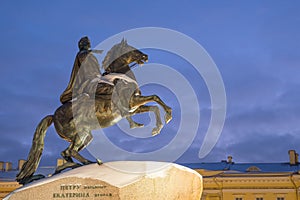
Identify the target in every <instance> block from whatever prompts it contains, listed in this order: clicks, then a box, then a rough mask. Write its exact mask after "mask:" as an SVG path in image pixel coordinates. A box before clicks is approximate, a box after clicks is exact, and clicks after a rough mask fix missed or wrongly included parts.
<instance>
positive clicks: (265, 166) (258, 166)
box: [182, 161, 300, 173]
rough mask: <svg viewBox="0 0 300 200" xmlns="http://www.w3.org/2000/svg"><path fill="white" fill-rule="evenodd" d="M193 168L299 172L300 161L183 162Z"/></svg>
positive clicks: (244, 171)
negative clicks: (291, 162)
mask: <svg viewBox="0 0 300 200" xmlns="http://www.w3.org/2000/svg"><path fill="white" fill-rule="evenodd" d="M182 165H184V166H186V167H189V168H192V169H205V170H212V171H235V172H242V173H246V172H247V173H251V172H261V173H269V172H271V173H276V172H291V173H294V172H298V171H299V170H300V167H299V163H298V164H296V165H290V163H234V162H232V163H228V162H226V161H222V162H214V163H185V164H182Z"/></svg>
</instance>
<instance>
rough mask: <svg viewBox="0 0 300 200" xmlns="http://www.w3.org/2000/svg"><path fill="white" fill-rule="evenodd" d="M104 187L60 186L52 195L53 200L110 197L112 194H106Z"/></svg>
mask: <svg viewBox="0 0 300 200" xmlns="http://www.w3.org/2000/svg"><path fill="white" fill-rule="evenodd" d="M106 188H107V186H106V185H82V184H62V185H60V187H59V190H58V191H57V192H54V193H53V195H52V198H53V199H64V198H75V199H76V198H94V197H112V196H113V194H112V193H110V192H106Z"/></svg>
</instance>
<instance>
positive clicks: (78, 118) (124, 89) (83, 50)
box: [16, 37, 172, 184]
mask: <svg viewBox="0 0 300 200" xmlns="http://www.w3.org/2000/svg"><path fill="white" fill-rule="evenodd" d="M78 47H79V52H78V53H77V55H76V58H75V62H74V66H73V69H72V73H71V77H70V81H69V83H68V86H67V88H66V90H65V91H64V92H63V93H62V95H61V96H60V101H61V103H62V105H61V106H60V107H59V108H57V110H56V111H55V112H54V114H53V115H48V116H46V117H45V118H44V119H42V120H41V122H40V123H39V124H38V126H37V128H36V130H35V133H34V137H33V142H32V147H31V149H30V152H29V155H28V158H27V161H26V162H25V164H24V165H23V167H22V169H21V170H20V172H19V174H17V177H16V180H17V181H18V182H19V183H21V184H26V183H29V182H31V181H33V180H36V179H39V178H42V177H41V175H34V173H35V171H36V169H37V167H38V164H39V162H40V158H41V155H42V152H43V148H44V137H45V134H46V131H47V129H48V127H49V126H50V125H51V124H52V123H54V126H55V129H56V131H57V133H58V135H59V136H60V137H61V138H62V139H64V140H66V141H68V142H69V143H70V145H69V147H68V148H67V149H65V150H64V151H62V153H61V156H62V157H63V158H64V159H65V160H66V163H65V164H63V165H62V166H59V167H57V169H56V171H55V173H59V172H61V171H62V170H64V169H66V168H75V167H78V166H81V164H83V165H86V164H89V163H92V161H90V160H87V159H86V158H84V157H83V156H81V155H80V154H79V151H81V150H82V149H84V148H85V147H86V146H87V145H88V144H89V143H90V142H91V141H92V139H93V136H92V134H91V131H92V130H95V129H98V128H105V127H109V126H112V125H114V124H116V123H117V122H118V121H119V120H121V119H122V118H126V119H127V120H128V122H129V124H130V127H131V128H135V127H142V126H143V124H139V123H137V122H134V121H133V120H132V119H131V116H133V115H135V114H137V113H144V112H150V111H152V112H154V113H155V116H156V127H154V128H153V130H152V135H156V134H159V133H160V131H161V129H162V127H163V123H162V121H161V118H160V111H159V108H158V106H152V105H151V106H150V105H145V104H147V103H149V102H156V103H157V104H159V105H160V106H162V108H163V109H164V111H165V112H166V114H165V122H166V123H168V122H169V121H170V120H171V119H172V109H171V108H170V107H168V106H167V105H166V104H165V103H164V102H163V101H162V100H161V99H160V98H159V97H158V96H157V95H151V96H142V95H141V92H140V90H139V87H138V85H137V82H136V79H135V76H134V74H133V72H132V71H131V68H130V67H131V66H132V64H134V65H135V64H140V65H142V64H144V62H146V61H148V56H147V55H146V54H144V53H142V52H141V51H139V50H138V49H135V48H134V47H132V46H130V45H128V44H127V41H126V40H124V39H123V40H122V41H121V42H120V43H118V44H116V45H114V46H113V47H112V48H111V49H110V50H109V51H108V53H107V55H106V56H105V58H104V60H103V62H102V68H103V69H104V70H105V72H104V73H103V75H101V73H100V65H99V63H98V61H97V58H96V57H95V56H94V55H93V53H102V51H100V50H92V49H91V44H90V40H89V38H88V37H83V38H81V39H80V40H79V42H78ZM73 159H76V160H78V161H79V162H80V163H81V164H79V163H75V162H74V161H73ZM99 162H100V161H98V163H99ZM99 164H100V163H99Z"/></svg>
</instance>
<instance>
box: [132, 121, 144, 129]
mask: <svg viewBox="0 0 300 200" xmlns="http://www.w3.org/2000/svg"><path fill="white" fill-rule="evenodd" d="M142 127H144V124H140V123H137V122H135V123H131V124H130V128H131V129H134V128H142Z"/></svg>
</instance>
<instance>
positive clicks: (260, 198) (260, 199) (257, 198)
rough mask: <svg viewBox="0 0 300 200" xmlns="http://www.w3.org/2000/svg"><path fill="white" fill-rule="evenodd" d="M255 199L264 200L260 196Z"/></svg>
mask: <svg viewBox="0 0 300 200" xmlns="http://www.w3.org/2000/svg"><path fill="white" fill-rule="evenodd" d="M256 200H264V198H262V197H256Z"/></svg>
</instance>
